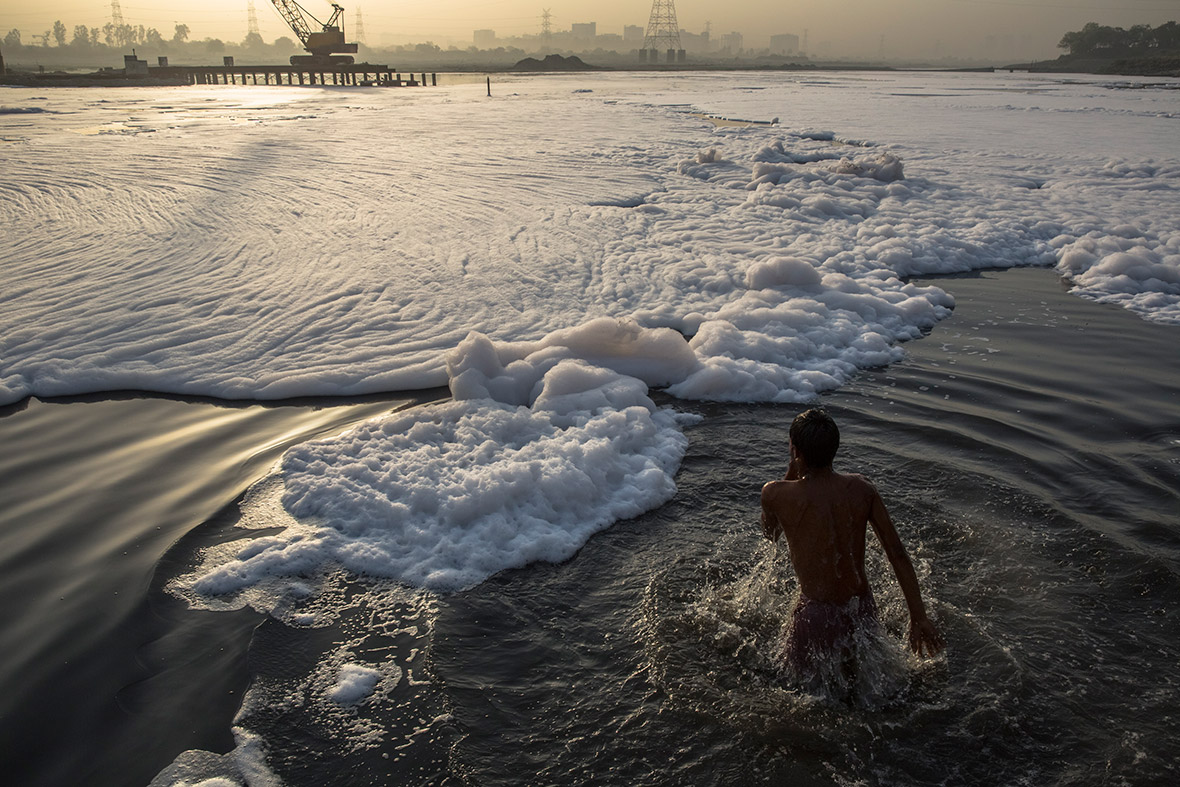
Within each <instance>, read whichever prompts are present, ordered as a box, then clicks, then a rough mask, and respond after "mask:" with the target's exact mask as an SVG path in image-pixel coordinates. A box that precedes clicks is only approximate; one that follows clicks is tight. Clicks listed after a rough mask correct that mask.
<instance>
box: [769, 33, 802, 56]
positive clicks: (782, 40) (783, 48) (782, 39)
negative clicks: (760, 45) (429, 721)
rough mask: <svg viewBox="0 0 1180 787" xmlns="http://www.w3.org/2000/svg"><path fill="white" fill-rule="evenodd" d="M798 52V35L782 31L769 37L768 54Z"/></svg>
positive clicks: (791, 53)
mask: <svg viewBox="0 0 1180 787" xmlns="http://www.w3.org/2000/svg"><path fill="white" fill-rule="evenodd" d="M798 52H799V36H796V35H791V34H790V33H782V34H780V35H777V36H771V37H770V54H772V55H794V54H797V53H798Z"/></svg>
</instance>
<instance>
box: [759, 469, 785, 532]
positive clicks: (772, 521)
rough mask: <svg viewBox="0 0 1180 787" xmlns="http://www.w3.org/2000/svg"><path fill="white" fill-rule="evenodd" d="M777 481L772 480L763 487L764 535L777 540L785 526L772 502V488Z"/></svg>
mask: <svg viewBox="0 0 1180 787" xmlns="http://www.w3.org/2000/svg"><path fill="white" fill-rule="evenodd" d="M776 483H777V482H776V481H771V482H770V483H768V484H766V485H765V486H763V487H762V535H764V536H766V538H768V539H770V540H771V541H777V540H778V537H779V535H780V534H781V533H782V532H783V526H782V525H781V524H780V523H779V521H778V517H777V516H775V514H774V508H773V506H772V505H771V502H770V496H771V494H772V492H771V490H772V489H773V488H774V484H776Z"/></svg>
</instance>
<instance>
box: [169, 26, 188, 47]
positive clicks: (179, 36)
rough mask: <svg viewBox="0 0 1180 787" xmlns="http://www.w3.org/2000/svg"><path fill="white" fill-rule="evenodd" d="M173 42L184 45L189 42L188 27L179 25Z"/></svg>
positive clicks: (173, 36)
mask: <svg viewBox="0 0 1180 787" xmlns="http://www.w3.org/2000/svg"><path fill="white" fill-rule="evenodd" d="M172 40H173V41H174V42H175V43H177V44H180V43H183V42H185V41H187V40H188V25H177V26H176V32H174V33H173V34H172Z"/></svg>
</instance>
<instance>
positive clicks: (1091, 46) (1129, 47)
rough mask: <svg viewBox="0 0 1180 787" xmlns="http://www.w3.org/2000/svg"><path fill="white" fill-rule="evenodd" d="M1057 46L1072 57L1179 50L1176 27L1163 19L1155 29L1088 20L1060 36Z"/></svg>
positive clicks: (1179, 36) (1179, 31)
mask: <svg viewBox="0 0 1180 787" xmlns="http://www.w3.org/2000/svg"><path fill="white" fill-rule="evenodd" d="M1057 48H1058V49H1065V50H1068V51H1069V54H1070V55H1071V56H1075V57H1077V56H1081V57H1114V56H1123V55H1158V54H1164V53H1169V52H1175V51H1177V50H1180V26H1178V25H1177V24H1176V23H1175V22H1165V23H1164V24H1162V25H1160V26H1159V27H1156V28H1152V27H1151V26H1150V25H1135V26H1133V27H1131V28H1130V29H1129V30H1124V29H1123V28H1121V27H1108V26H1106V25H1100V24H1098V23H1097V22H1090V23H1088V24H1087V25H1086V26H1085V27H1083V28H1082V29H1081V30H1078V31H1076V32H1073V33H1066V34H1065V35H1064V36H1062V37H1061V41H1060V42H1059V43H1058V44H1057Z"/></svg>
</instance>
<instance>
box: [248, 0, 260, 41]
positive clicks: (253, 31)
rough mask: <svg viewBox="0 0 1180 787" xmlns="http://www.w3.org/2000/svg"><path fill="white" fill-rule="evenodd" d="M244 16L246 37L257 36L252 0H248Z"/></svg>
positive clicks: (256, 19) (256, 18)
mask: <svg viewBox="0 0 1180 787" xmlns="http://www.w3.org/2000/svg"><path fill="white" fill-rule="evenodd" d="M246 13H247V15H246V33H247V35H250V34H253V35H258V15H257V14H255V13H254V0H250V3H249V5H248V6H247V12H246Z"/></svg>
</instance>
